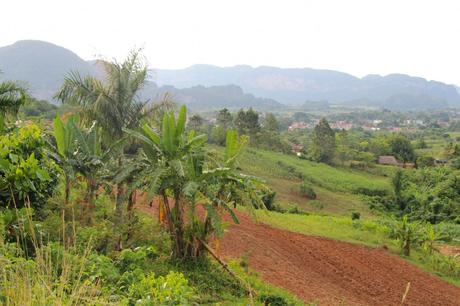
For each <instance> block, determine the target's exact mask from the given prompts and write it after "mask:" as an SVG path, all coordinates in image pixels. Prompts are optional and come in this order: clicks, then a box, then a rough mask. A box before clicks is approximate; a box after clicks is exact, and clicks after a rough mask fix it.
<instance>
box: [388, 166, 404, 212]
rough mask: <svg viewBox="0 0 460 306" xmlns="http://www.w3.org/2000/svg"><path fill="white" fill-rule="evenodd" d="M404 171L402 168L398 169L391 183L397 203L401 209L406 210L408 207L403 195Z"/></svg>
mask: <svg viewBox="0 0 460 306" xmlns="http://www.w3.org/2000/svg"><path fill="white" fill-rule="evenodd" d="M402 180H403V172H402V170H401V169H397V170H396V172H395V174H394V176H393V178H392V180H391V185H392V186H393V191H394V194H395V200H396V204H397V205H398V207H399V210H400V211H404V209H405V208H406V205H405V202H404V200H403V197H402V191H403V190H402V189H403V181H402Z"/></svg>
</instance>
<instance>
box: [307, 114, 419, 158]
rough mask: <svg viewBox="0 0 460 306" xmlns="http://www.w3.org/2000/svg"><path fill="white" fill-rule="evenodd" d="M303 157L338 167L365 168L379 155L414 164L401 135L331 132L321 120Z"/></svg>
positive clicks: (323, 120) (407, 144) (410, 151)
mask: <svg viewBox="0 0 460 306" xmlns="http://www.w3.org/2000/svg"><path fill="white" fill-rule="evenodd" d="M305 153H306V156H307V158H309V159H312V160H314V161H317V162H324V163H328V164H334V163H337V164H340V165H344V164H345V163H346V162H360V163H361V164H362V165H364V166H367V165H369V164H370V163H373V162H375V161H376V160H377V158H378V157H379V156H382V155H393V156H395V157H396V159H397V160H398V161H401V162H414V161H415V159H416V156H415V151H414V148H413V145H412V144H411V141H410V139H409V138H407V137H406V136H404V135H403V134H400V133H394V134H391V135H386V134H383V133H382V134H377V135H371V134H364V133H360V132H354V131H345V130H341V131H334V130H333V129H332V128H331V127H330V125H329V123H328V121H327V120H326V119H325V118H322V119H321V120H320V121H319V123H318V124H317V125H316V126H315V128H314V130H313V133H312V135H311V142H310V143H309V144H307V146H306V150H305Z"/></svg>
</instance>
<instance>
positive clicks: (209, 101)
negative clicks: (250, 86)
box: [143, 83, 284, 110]
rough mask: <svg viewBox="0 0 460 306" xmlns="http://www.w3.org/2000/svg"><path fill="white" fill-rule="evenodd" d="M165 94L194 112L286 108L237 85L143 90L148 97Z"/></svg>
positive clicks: (153, 86) (150, 87)
mask: <svg viewBox="0 0 460 306" xmlns="http://www.w3.org/2000/svg"><path fill="white" fill-rule="evenodd" d="M165 93H169V94H171V95H172V96H173V99H174V100H176V101H178V102H180V103H183V104H185V105H187V106H189V107H190V108H192V109H193V110H213V109H221V108H223V107H226V108H229V109H239V108H248V107H253V108H255V109H260V110H272V109H276V108H282V107H284V106H283V104H280V103H278V102H276V101H275V100H273V99H264V98H257V97H254V96H253V95H251V94H246V93H244V92H243V90H242V89H241V88H240V87H238V86H236V85H223V86H210V87H205V86H201V85H200V86H193V87H190V88H183V89H177V88H175V87H173V86H161V87H158V86H157V85H156V84H155V83H149V84H148V85H147V86H146V87H145V89H144V90H143V95H144V96H146V97H161V96H162V95H164V94H165Z"/></svg>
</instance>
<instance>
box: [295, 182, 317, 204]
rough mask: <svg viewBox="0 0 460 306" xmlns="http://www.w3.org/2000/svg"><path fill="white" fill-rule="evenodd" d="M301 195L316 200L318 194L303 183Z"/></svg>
mask: <svg viewBox="0 0 460 306" xmlns="http://www.w3.org/2000/svg"><path fill="white" fill-rule="evenodd" d="M299 189H300V190H299V191H300V194H301V195H302V196H304V197H307V198H309V199H312V200H313V199H316V193H315V191H314V190H313V188H312V187H311V186H310V185H308V184H306V183H305V182H303V183H302V184H301V185H300V188H299Z"/></svg>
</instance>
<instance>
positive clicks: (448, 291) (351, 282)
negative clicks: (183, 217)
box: [141, 206, 460, 306]
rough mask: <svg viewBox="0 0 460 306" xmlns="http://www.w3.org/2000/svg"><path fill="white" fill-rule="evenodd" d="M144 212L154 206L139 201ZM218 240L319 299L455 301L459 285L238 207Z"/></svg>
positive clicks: (273, 278) (381, 252) (269, 277)
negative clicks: (267, 220)
mask: <svg viewBox="0 0 460 306" xmlns="http://www.w3.org/2000/svg"><path fill="white" fill-rule="evenodd" d="M141 209H142V210H143V211H145V212H149V213H152V214H154V213H155V210H154V209H152V208H150V207H148V206H142V207H141ZM237 215H238V218H239V220H240V224H232V225H231V226H229V228H228V232H227V233H226V235H225V236H224V238H223V240H222V242H221V252H220V253H221V255H222V256H223V257H224V258H236V257H241V256H245V257H247V258H248V263H249V267H250V268H251V269H253V270H255V271H257V272H258V273H259V274H260V276H261V277H262V278H263V279H264V280H266V281H268V282H270V283H272V284H274V285H276V286H279V287H282V288H285V289H287V290H288V291H290V292H292V293H293V294H295V295H297V296H298V297H299V298H301V299H303V300H304V301H305V302H309V303H310V302H316V303H317V304H318V305H382V306H391V305H401V299H402V296H403V294H404V291H405V289H406V286H407V283H408V282H410V283H411V286H410V291H409V294H408V295H407V299H406V302H405V303H404V305H414V306H422V305H426V306H434V305H439V306H450V305H460V288H457V287H455V286H453V285H451V284H449V283H447V282H445V281H443V280H442V279H440V278H439V277H436V276H434V275H431V274H429V273H426V272H424V271H423V270H421V269H420V268H418V267H416V266H414V265H412V264H410V263H409V262H407V261H405V260H403V259H402V258H399V257H397V256H395V255H392V254H390V253H389V252H388V251H387V250H385V249H383V248H370V247H366V246H361V245H356V244H351V243H345V242H340V241H335V240H331V239H326V238H320V237H312V236H306V235H302V234H298V233H293V232H289V231H285V230H281V229H276V228H273V227H270V226H268V225H265V224H258V223H256V222H254V220H253V219H252V218H250V217H249V216H247V215H246V214H244V213H241V212H239V213H238V214H237Z"/></svg>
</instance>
